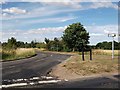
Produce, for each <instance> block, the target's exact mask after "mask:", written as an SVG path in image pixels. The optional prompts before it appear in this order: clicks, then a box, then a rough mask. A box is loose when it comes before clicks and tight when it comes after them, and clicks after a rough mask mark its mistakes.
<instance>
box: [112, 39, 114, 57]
mask: <svg viewBox="0 0 120 90" xmlns="http://www.w3.org/2000/svg"><path fill="white" fill-rule="evenodd" d="M112 59H114V37H113V41H112Z"/></svg>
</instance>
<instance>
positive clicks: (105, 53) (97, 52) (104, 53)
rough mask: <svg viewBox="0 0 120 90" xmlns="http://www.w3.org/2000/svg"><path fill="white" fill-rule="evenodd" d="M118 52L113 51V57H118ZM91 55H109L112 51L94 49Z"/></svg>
mask: <svg viewBox="0 0 120 90" xmlns="http://www.w3.org/2000/svg"><path fill="white" fill-rule="evenodd" d="M118 52H119V50H114V55H115V56H118ZM92 53H93V55H111V54H112V50H102V49H94V50H93V51H92Z"/></svg>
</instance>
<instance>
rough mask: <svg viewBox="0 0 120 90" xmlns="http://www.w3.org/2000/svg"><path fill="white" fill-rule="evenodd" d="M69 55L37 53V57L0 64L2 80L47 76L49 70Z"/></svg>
mask: <svg viewBox="0 0 120 90" xmlns="http://www.w3.org/2000/svg"><path fill="white" fill-rule="evenodd" d="M68 57H70V55H63V54H53V53H48V52H37V56H35V57H32V58H28V59H24V60H16V61H8V62H3V63H2V79H3V80H8V79H9V80H11V79H19V78H23V79H24V78H31V77H39V76H42V75H47V72H48V71H50V69H51V68H52V67H53V66H55V65H57V64H59V63H61V62H62V61H64V60H66V59H67V58H68Z"/></svg>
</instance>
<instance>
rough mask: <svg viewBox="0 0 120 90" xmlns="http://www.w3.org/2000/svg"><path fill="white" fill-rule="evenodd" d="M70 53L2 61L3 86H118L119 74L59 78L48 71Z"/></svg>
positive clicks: (42, 53) (39, 53)
mask: <svg viewBox="0 0 120 90" xmlns="http://www.w3.org/2000/svg"><path fill="white" fill-rule="evenodd" d="M69 57H70V55H64V54H55V53H50V52H37V55H36V56H35V57H32V58H28V59H23V60H17V61H9V62H3V63H2V79H3V80H2V84H3V85H2V87H3V88H7V87H23V88H118V78H119V75H110V76H103V77H94V78H85V79H78V80H74V81H73V80H72V81H67V80H59V79H58V78H57V77H51V76H49V75H48V72H49V71H50V70H51V69H52V67H54V66H55V65H57V64H59V63H61V62H62V61H64V60H66V59H67V58H69Z"/></svg>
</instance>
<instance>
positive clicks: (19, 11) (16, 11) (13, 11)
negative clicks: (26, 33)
mask: <svg viewBox="0 0 120 90" xmlns="http://www.w3.org/2000/svg"><path fill="white" fill-rule="evenodd" d="M3 12H6V13H11V14H25V13H27V11H26V10H23V9H19V8H17V7H11V8H9V9H8V8H7V9H3Z"/></svg>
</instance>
